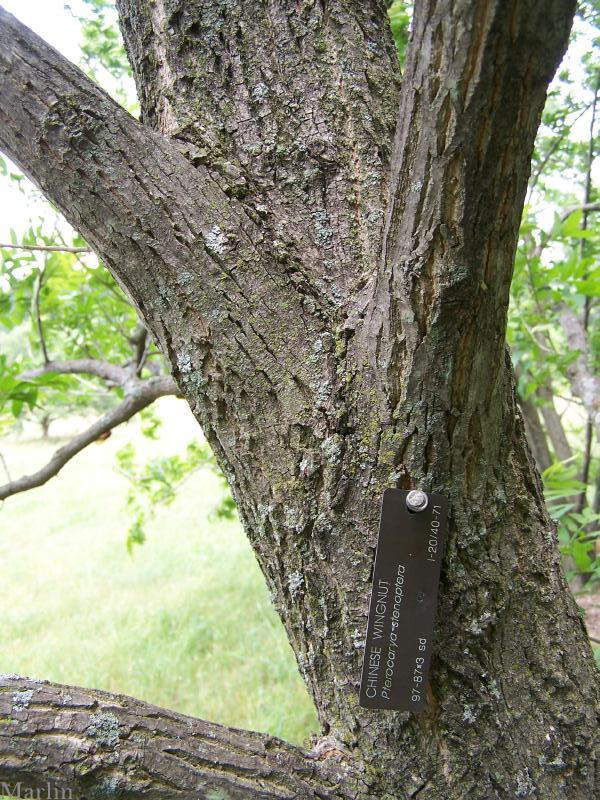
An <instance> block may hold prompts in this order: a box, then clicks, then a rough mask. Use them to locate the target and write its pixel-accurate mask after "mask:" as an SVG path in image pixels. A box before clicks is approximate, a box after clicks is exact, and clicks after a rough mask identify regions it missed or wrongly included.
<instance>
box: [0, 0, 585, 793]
mask: <svg viewBox="0 0 600 800" xmlns="http://www.w3.org/2000/svg"><path fill="white" fill-rule="evenodd" d="M118 5H119V10H120V15H121V22H122V28H123V33H124V37H125V41H126V45H127V49H128V52H129V56H130V59H131V61H132V65H133V68H134V72H135V75H136V80H137V85H138V91H139V95H140V101H141V105H142V122H141V123H138V122H136V121H135V120H133V119H132V118H131V117H129V116H128V115H127V114H126V113H125V112H124V111H123V110H122V109H120V108H119V107H118V106H116V105H115V104H114V103H113V102H112V101H111V100H109V99H108V98H107V97H106V95H104V94H103V93H102V92H101V91H100V90H99V89H97V88H96V87H94V86H93V85H92V84H90V83H89V81H87V79H85V78H84V76H82V75H81V73H79V72H78V71H77V70H76V69H75V68H74V67H72V66H71V65H69V64H68V63H66V62H65V61H64V59H62V58H61V57H60V56H58V55H57V54H56V53H54V52H53V51H52V50H51V49H50V48H48V47H47V46H46V45H44V43H43V42H42V41H41V40H39V39H38V38H37V37H35V36H34V35H33V34H31V33H30V32H29V31H27V30H26V29H25V28H24V27H23V26H21V25H19V24H18V23H17V22H16V21H14V20H13V19H12V18H11V17H10V15H8V14H6V13H4V12H0V44H1V49H0V146H2V147H3V148H4V149H5V150H6V151H7V152H8V153H9V155H10V156H11V157H12V158H13V159H15V160H16V161H17V162H18V163H19V164H20V165H21V166H22V167H23V169H24V170H25V171H26V172H27V173H28V174H29V175H30V176H31V177H32V178H33V179H34V181H35V182H36V183H38V185H40V186H41V188H42V189H43V191H44V192H45V193H46V194H47V195H48V196H49V197H51V198H52V199H53V201H54V202H55V203H56V204H57V205H58V206H59V207H60V208H61V209H62V210H63V212H64V213H65V215H66V216H67V218H68V219H69V220H70V221H71V222H72V223H73V224H74V225H75V226H76V227H77V228H78V229H79V230H80V231H81V232H82V233H83V234H84V235H85V237H86V238H87V239H88V241H89V242H90V244H91V245H92V246H93V247H94V249H95V250H96V251H97V252H98V253H99V254H101V256H102V258H103V259H104V261H105V263H106V264H107V265H108V266H109V268H110V269H111V270H112V271H113V272H114V274H115V275H116V276H117V278H118V279H119V280H120V282H121V283H122V284H123V286H124V287H125V289H126V290H127V291H128V293H129V294H130V296H131V297H132V299H133V301H134V302H135V304H136V305H137V307H138V309H139V310H140V313H141V314H142V316H143V318H144V320H145V322H146V324H147V326H148V328H149V329H150V330H151V331H152V333H153V335H154V337H155V338H156V340H157V342H159V343H160V346H161V348H162V350H163V352H164V353H165V355H166V356H167V358H168V359H169V360H170V362H171V364H172V366H173V372H174V376H175V378H176V379H177V381H178V383H179V386H180V388H181V391H182V393H183V394H184V396H185V397H186V398H187V400H188V402H189V403H190V406H191V408H192V410H193V411H194V413H195V415H196V417H197V418H198V420H199V422H200V423H201V424H202V426H203V429H204V431H205V433H206V436H207V438H208V439H209V441H210V443H211V445H212V447H213V449H214V451H215V453H216V456H217V458H218V460H219V462H220V464H221V466H222V468H223V470H224V471H225V473H226V475H227V476H228V479H229V482H230V485H231V487H232V490H233V493H234V495H235V498H236V500H237V503H238V507H239V509H240V514H241V516H242V519H243V521H244V524H245V527H246V530H247V532H248V536H249V539H250V542H251V544H252V546H253V548H254V551H255V553H256V555H257V558H258V561H259V563H260V565H261V567H262V569H263V572H264V574H265V578H266V580H267V583H268V585H269V588H270V590H271V593H272V596H273V600H274V603H275V605H276V607H277V609H278V611H279V613H280V615H281V618H282V621H283V623H284V625H285V627H286V630H287V633H288V636H289V639H290V642H291V645H292V647H293V649H294V652H295V654H296V658H297V660H298V665H299V668H300V671H301V673H302V675H303V676H304V678H305V680H306V683H307V686H308V687H309V690H310V691H311V693H312V696H313V698H314V700H315V703H316V706H317V709H318V712H319V717H320V720H321V723H322V725H323V731H324V733H326V734H328V735H329V736H330V737H332V740H333V741H336V742H339V746H338V748H337V750H338V751H339V752H338V755H337V756H336V757H338V758H339V759H340V764H342V765H344V766H345V768H347V769H348V770H349V776H348V778H347V779H342V780H341V783H340V784H339V786H338V787H337V788H335V789H332V788H331V787H330V786H328V787H326V788H324V789H323V790H321V789H315V788H313V787H310V788H309V789H308V790H307V792H308V793H307V794H302V792H300V791H299V790H297V789H296V788H295V787H294V786H290V787H289V788H288V787H286V788H285V790H282V791H283V794H281V795H280V796H281V797H290V798H291V797H303V796H308V797H311V796H312V797H338V796H340V797H345V796H353V797H357V798H367V797H369V798H386V799H387V800H392V798H394V800H395V799H396V798H402V799H404V798H409V797H416V796H418V797H419V800H442V798H443V799H444V800H446V799H447V798H451V800H454V799H455V798H467V797H468V798H473V799H477V800H490V798H509V797H528V796H529V797H539V798H544V800H559V799H560V800H587V799H588V798H589V797H591V796H593V795H594V792H595V791H596V789H597V786H598V775H597V770H598V766H597V760H596V742H595V738H594V737H595V736H596V730H597V728H596V703H597V680H596V673H595V667H594V664H593V659H592V656H591V652H590V648H589V645H588V642H587V639H586V634H585V630H584V627H583V624H582V623H581V620H580V617H579V615H578V613H577V608H576V606H575V603H574V601H573V598H572V597H571V595H570V593H569V591H568V589H567V587H566V585H565V581H564V578H563V576H562V574H561V572H560V566H559V558H558V552H557V546H556V536H555V529H554V526H553V524H552V522H551V521H550V519H549V518H548V515H547V512H546V510H545V507H544V503H543V497H542V492H541V487H540V482H539V477H538V474H537V471H536V469H535V466H534V464H533V460H532V458H531V455H530V453H529V450H528V448H527V444H526V441H525V436H524V429H523V422H522V418H521V416H520V413H519V410H518V407H517V405H516V401H515V394H514V379H513V375H512V371H511V367H510V361H509V359H508V357H507V355H506V353H505V349H504V335H505V323H506V308H507V304H508V288H509V284H510V278H511V272H512V262H513V257H514V251H515V245H516V236H517V231H518V226H519V219H520V214H521V209H522V203H523V197H524V193H525V188H526V184H527V178H528V174H529V161H530V155H531V151H532V147H533V141H534V136H535V132H536V129H537V126H538V123H539V118H540V113H541V109H542V106H543V103H544V98H545V91H546V87H547V85H548V82H549V80H550V78H551V76H552V74H553V72H554V70H555V68H556V66H557V64H558V62H559V60H560V57H561V55H562V53H563V51H564V48H565V46H566V42H567V37H568V31H569V27H570V23H571V18H572V15H573V11H574V3H573V2H571V1H570V0H567V1H565V0H550V2H548V0H544V2H542V0H512V2H510V3H505V2H499V0H481V1H480V2H472V0H454V2H450V0H437V2H436V0H422V1H421V2H418V3H417V4H416V8H415V19H414V24H413V33H412V37H411V42H410V46H409V51H408V58H407V63H406V68H405V72H404V76H403V79H402V86H401V89H400V92H399V91H398V81H397V79H396V78H395V77H394V76H395V74H396V63H395V55H394V50H393V46H392V42H391V37H390V34H389V31H388V26H387V21H386V19H385V10H384V8H383V4H381V3H379V2H375V0H372V1H369V2H362V3H358V2H357V3H354V2H343V1H342V0H339V2H337V1H336V2H334V1H333V0H327V1H326V2H320V3H318V2H311V1H310V0H302V1H301V2H299V3H294V4H291V3H290V4H288V3H281V2H278V1H277V0H270V1H269V2H249V1H248V0H218V1H217V2H214V0H210V2H209V0H188V2H185V3H183V2H179V0H155V1H154V2H152V3H146V2H142V0H120V2H119V3H118ZM396 122H397V124H396ZM394 125H396V132H395V134H393V129H394ZM390 485H401V486H419V487H421V488H423V489H425V490H431V491H433V490H435V491H441V492H443V493H445V494H447V495H448V496H449V498H450V502H451V507H452V514H451V522H450V530H449V533H448V539H447V549H446V554H445V559H444V567H443V573H442V585H441V592H440V611H439V619H440V625H439V630H438V631H437V644H436V653H435V658H434V662H433V668H432V673H431V681H430V687H429V705H428V710H427V712H426V713H424V714H422V715H412V714H409V713H374V712H372V711H366V710H364V709H361V708H359V707H358V705H357V686H358V681H359V675H360V664H361V657H362V648H363V636H364V629H365V624H366V613H367V607H368V600H369V593H370V574H371V568H372V563H373V555H374V546H375V538H376V531H377V516H378V510H379V504H380V498H381V494H382V491H383V489H384V488H385V487H386V486H390ZM12 685H13V684H12V683H11V681H10V680H9V681H8V682H7V683H6V686H7V687H8V689H9V690H10V687H11V686H12ZM55 691H56V692H57V693H58V694H61V693H62V691H63V690H61V689H60V688H57V689H56V690H55ZM47 702H48V706H47V707H48V709H49V710H51V709H53V708H55V707H56V706H57V702H58V701H57V699H56V697H55V696H54V695H53V696H52V698H47ZM130 702H132V703H133V702H134V701H130ZM33 711H35V707H34V709H33ZM33 711H32V714H33ZM50 719H51V715H49V718H48V721H47V722H46V724H47V726H49V727H50V728H51V730H50V731H48V735H47V736H46V742H47V745H46V746H47V747H48V748H50V749H51V751H52V754H53V758H56V760H57V761H59V759H60V754H61V753H63V754H64V753H66V751H67V749H68V748H69V747H70V741H71V739H70V736H65V733H64V730H63V732H61V731H60V730H59V731H58V732H57V735H56V736H52V724H53V723H52V722H51V721H50ZM61 719H63V718H62V717H61ZM29 721H30V714H29V713H25V714H24V716H15V715H14V714H12V713H11V715H10V716H9V717H8V718H7V720H4V721H3V722H2V726H1V727H0V731H2V734H3V735H0V768H1V769H2V770H4V772H5V773H7V774H9V775H10V776H11V777H13V778H14V777H18V776H19V775H20V774H26V770H27V762H26V759H25V756H23V758H22V759H21V760H20V761H19V760H18V759H17V760H16V761H15V760H12V759H11V755H10V745H9V744H8V743H9V742H10V741H11V739H10V736H11V735H12V736H13V737H15V738H16V741H19V742H23V743H24V742H25V741H26V740H28V739H30V740H31V742H32V747H34V748H35V742H36V737H37V736H38V733H37V730H36V728H35V726H33V728H32V729H30V728H29V727H28V725H29ZM63 724H65V725H66V729H67V730H68V729H69V723H68V721H67V722H66V723H63ZM198 724H200V723H198ZM83 735H84V737H85V740H86V741H87V740H88V739H89V737H90V735H91V734H90V733H89V728H88V729H87V733H86V732H85V731H84V732H83ZM177 735H178V736H179V735H181V736H183V733H181V732H180V733H178V734H177ZM219 736H222V737H223V738H224V739H227V732H223V731H222V732H221V733H219ZM142 738H143V740H144V743H145V744H146V745H147V746H149V747H150V748H152V746H153V744H154V740H153V739H152V737H151V735H150V734H148V733H145V732H143V733H142ZM236 746H237V747H239V748H240V749H241V750H246V749H247V744H246V743H245V742H243V741H242V743H241V744H240V743H238V745H236ZM25 752H26V748H25V749H24V750H23V753H25ZM126 752H127V750H126V748H125V749H124V750H122V749H121V746H120V743H115V746H114V748H112V750H111V752H110V753H109V754H107V756H106V757H105V758H102V757H101V756H98V760H97V774H98V775H102V776H103V777H104V773H105V772H106V771H108V772H109V773H110V770H111V769H112V765H114V763H115V760H117V761H119V760H120V759H121V755H120V754H126ZM169 756H170V758H169V765H168V767H165V768H166V769H167V770H168V775H169V776H170V775H171V774H175V773H177V771H178V770H186V769H188V770H191V769H196V773H193V774H194V775H195V777H196V778H198V777H199V778H200V779H201V780H207V779H208V778H207V774H208V773H209V772H210V769H211V768H210V767H208V766H207V765H206V764H199V765H195V766H194V767H192V766H190V764H189V763H188V764H187V766H186V764H183V763H181V761H179V760H177V759H176V758H175V757H174V756H173V754H172V753H170V754H169ZM123 757H124V756H123ZM295 758H298V759H300V760H301V759H302V756H300V754H299V753H298V752H296V755H295ZM65 760H66V759H65ZM303 768H304V767H299V769H300V770H302V769H303ZM103 771H104V772H103ZM171 771H174V773H172V772H171ZM357 773H358V774H360V775H361V776H362V778H361V782H360V783H357V781H356V779H355V777H354V776H355V775H356V774H357ZM60 774H61V769H58V770H57V775H58V776H60ZM111 774H112V773H111ZM177 774H179V773H177ZM114 777H115V783H114V787H113V788H114V789H115V791H120V790H122V791H123V792H125V791H129V792H130V795H127V794H125V796H132V797H133V796H140V795H142V796H143V795H144V792H146V794H147V796H149V797H152V796H154V795H153V794H152V793H153V792H154V794H155V795H157V796H158V794H160V792H161V791H162V792H163V794H162V795H160V796H163V797H164V796H168V794H173V795H174V796H176V795H177V793H178V792H179V791H182V790H180V788H179V786H178V785H176V784H170V785H169V788H168V789H165V787H164V785H163V783H162V781H163V778H164V776H163V775H162V774H161V773H160V772H154V771H153V770H152V769H150V770H148V771H147V774H146V775H145V776H144V780H145V783H144V786H143V787H140V788H139V790H137V789H136V792H132V791H131V790H130V788H127V789H125V788H124V787H125V786H126V784H124V783H122V781H124V780H125V779H124V778H123V775H122V773H121V772H119V771H118V770H117V771H116V772H115V774H114ZM90 780H91V782H90V789H89V791H90V793H91V792H92V791H93V790H94V789H95V790H98V789H99V787H100V784H99V782H98V781H96V782H94V781H93V780H92V779H90ZM228 780H229V783H228V784H227V788H226V789H224V790H223V794H224V796H226V797H227V796H231V797H238V796H247V797H265V796H266V797H269V796H273V795H268V794H266V795H265V794H264V793H263V794H261V791H263V790H262V789H261V788H260V783H259V782H256V781H255V782H251V783H250V784H247V783H246V784H245V783H243V775H241V774H240V773H239V772H236V770H235V769H234V770H231V771H230V774H229V776H228ZM290 780H293V777H291V778H290ZM286 791H287V792H288V794H285V792H286ZM303 791H304V790H303ZM311 792H312V794H311ZM319 792H321V793H319ZM157 793H158V794H157ZM199 793H200V796H201V797H211V794H210V791H206V790H203V789H199ZM228 793H229V794H228ZM86 796H87V795H86ZM274 796H277V795H274Z"/></svg>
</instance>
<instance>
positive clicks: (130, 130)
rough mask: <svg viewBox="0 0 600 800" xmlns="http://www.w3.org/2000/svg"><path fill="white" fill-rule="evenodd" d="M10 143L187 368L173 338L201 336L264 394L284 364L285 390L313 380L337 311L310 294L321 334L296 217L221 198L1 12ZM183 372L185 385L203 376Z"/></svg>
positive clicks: (0, 110)
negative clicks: (317, 352) (316, 352)
mask: <svg viewBox="0 0 600 800" xmlns="http://www.w3.org/2000/svg"><path fill="white" fill-rule="evenodd" d="M0 147H2V149H4V150H5V151H6V152H7V154H8V155H9V156H10V157H11V158H12V159H13V160H14V161H15V162H16V163H18V164H19V166H20V167H21V169H22V170H23V171H24V172H25V173H26V174H27V175H28V176H29V177H31V179H32V180H33V181H34V182H35V183H36V184H37V185H38V186H39V187H40V188H41V190H42V191H43V192H44V194H45V195H46V196H47V197H48V198H50V199H51V200H52V201H53V202H54V203H55V204H56V205H57V206H58V207H59V208H60V210H61V211H62V212H63V213H64V215H65V217H66V218H67V220H68V221H69V222H70V223H71V224H72V225H73V226H74V227H75V228H76V229H77V230H79V231H80V232H81V233H82V235H83V236H84V237H85V239H86V241H88V242H89V243H90V245H91V246H92V247H93V248H94V250H95V251H96V252H97V253H98V255H99V256H100V257H101V258H102V259H103V261H104V262H105V264H106V265H107V267H108V269H109V270H110V271H111V272H112V274H113V275H114V276H115V278H116V279H117V280H118V281H119V283H120V284H121V286H122V287H123V288H124V290H125V291H126V293H127V294H128V295H129V297H130V298H131V300H132V302H133V304H134V305H135V306H136V308H137V309H138V311H139V313H140V316H142V318H143V319H144V320H145V322H146V324H147V326H148V328H149V330H150V331H151V332H152V334H153V337H154V339H155V341H157V343H158V344H159V346H160V348H161V350H162V352H163V354H164V355H165V356H166V357H167V358H169V359H170V360H171V362H172V363H174V364H175V369H176V370H177V363H178V362H177V358H176V356H175V355H174V349H175V345H174V342H175V341H179V339H180V338H181V336H182V332H183V331H184V330H186V329H189V328H190V327H193V330H194V336H196V337H200V338H202V339H204V340H206V341H210V345H211V348H210V351H211V359H212V360H214V361H215V362H216V363H217V364H218V365H219V369H223V368H229V367H230V366H231V367H233V368H234V369H238V368H239V365H240V362H243V363H244V364H248V365H249V369H248V370H247V373H248V377H247V380H248V381H249V382H251V383H252V385H253V386H256V371H258V370H263V372H264V371H265V370H266V368H267V366H268V368H269V370H271V369H272V367H273V361H275V364H276V365H278V374H277V375H276V376H274V378H273V379H274V380H275V381H276V382H277V381H289V380H290V374H291V373H294V372H300V371H301V370H302V369H303V368H304V371H305V372H306V371H307V370H306V367H307V366H308V365H307V364H306V362H301V363H300V364H299V362H298V359H297V353H298V352H299V351H300V350H302V351H308V350H309V348H310V343H309V342H310V341H314V339H315V338H316V336H317V335H318V330H316V328H317V326H318V327H319V329H321V328H322V314H323V313H324V312H323V309H324V308H326V306H327V304H328V303H330V301H326V300H325V299H324V296H323V293H322V292H321V291H320V290H319V289H318V288H316V287H310V286H309V287H308V291H309V292H310V293H311V295H312V299H311V304H312V307H313V308H315V314H319V319H318V321H317V322H315V323H314V324H312V325H310V324H308V323H307V321H306V318H307V310H306V308H305V307H304V305H303V299H304V290H305V288H306V285H307V284H306V280H305V278H304V276H303V273H302V270H301V269H300V266H299V257H298V256H297V255H295V254H294V252H293V251H294V243H293V242H289V243H286V242H284V241H283V240H282V238H281V236H282V234H281V229H282V226H284V224H285V225H287V222H288V218H287V216H286V215H284V218H283V220H277V219H275V215H274V214H273V215H270V214H266V213H265V212H264V208H263V206H262V205H261V202H262V201H263V196H262V195H261V196H260V197H256V198H253V199H252V200H251V201H250V200H245V201H244V203H242V202H241V200H240V199H238V198H237V197H236V196H235V194H234V195H232V194H231V192H229V188H228V187H227V186H225V189H227V191H225V189H222V188H221V187H220V185H219V182H217V180H215V176H214V174H213V173H211V171H210V170H209V169H208V168H207V166H205V165H204V164H203V163H201V161H200V162H196V163H194V165H192V164H191V163H190V161H189V160H188V159H187V158H186V157H185V155H184V151H186V146H184V145H183V144H182V143H181V142H178V141H175V140H170V139H168V138H167V137H166V136H163V135H162V134H159V133H157V132H155V131H153V130H152V129H151V128H149V127H146V126H144V125H141V124H140V123H139V122H137V121H136V120H135V119H133V117H131V115H129V114H128V113H127V112H126V111H125V110H124V109H122V108H121V107H120V106H118V105H117V104H116V103H115V102H114V101H113V100H112V99H111V98H110V97H109V96H108V95H106V93H104V92H103V91H102V90H101V89H99V88H98V87H97V86H95V85H94V84H93V83H92V82H91V81H90V80H89V79H88V78H87V77H86V76H85V75H83V73H82V72H81V71H80V70H78V69H77V68H76V67H75V66H73V65H72V64H71V63H70V62H68V61H67V60H66V59H64V58H63V57H62V56H61V55H59V54H58V53H57V52H56V51H54V50H53V49H52V48H51V47H49V46H48V45H47V44H46V43H45V42H43V40H41V39H40V38H39V37H38V36H36V35H35V34H34V33H33V32H32V31H30V30H29V29H28V28H26V27H25V26H24V25H22V24H21V23H20V22H18V21H17V20H16V19H15V18H14V17H12V16H11V15H10V14H8V13H7V12H6V11H4V10H2V9H0ZM319 191H321V189H319ZM228 192H229V193H228ZM271 216H272V219H273V221H272V222H270V221H269V219H267V217H271ZM317 221H318V220H317ZM319 224H320V223H319ZM287 227H288V228H289V225H287ZM313 228H314V225H313ZM323 235H324V234H323ZM327 235H329V234H327ZM331 235H333V230H332V233H331ZM313 250H314V263H315V264H318V266H319V272H323V269H322V250H321V245H320V246H319V247H317V246H315V247H313ZM290 270H292V271H294V272H297V273H298V276H299V278H298V281H297V282H295V283H290V280H289V273H290ZM300 288H302V290H303V291H300ZM191 296H193V301H192V300H191V299H190V297H191ZM159 298H160V299H159ZM167 306H168V308H169V309H170V310H169V312H168V313H166V312H165V308H166V307H167ZM216 323H218V324H216ZM283 330H285V332H286V334H285V337H284V336H282V334H281V332H282V331H283ZM267 342H271V343H272V342H277V349H278V352H277V355H276V356H275V357H274V356H273V352H272V348H271V346H269V345H267V344H266V343H267ZM181 363H182V364H184V365H185V367H184V370H183V371H182V372H183V374H184V375H187V373H188V372H189V371H193V370H194V369H198V368H199V367H198V366H196V365H189V367H190V369H189V370H188V360H186V359H184V360H183V361H182V362H181ZM298 380H304V382H307V381H308V380H309V376H308V375H304V376H302V378H298Z"/></svg>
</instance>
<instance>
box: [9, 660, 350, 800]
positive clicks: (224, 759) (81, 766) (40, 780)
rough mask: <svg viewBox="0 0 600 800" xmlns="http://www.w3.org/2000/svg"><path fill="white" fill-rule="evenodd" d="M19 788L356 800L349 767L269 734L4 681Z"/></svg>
mask: <svg viewBox="0 0 600 800" xmlns="http://www.w3.org/2000/svg"><path fill="white" fill-rule="evenodd" d="M354 777H355V776H354ZM19 782H20V783H21V787H20V791H21V792H22V795H20V796H27V797H29V796H32V797H33V796H38V795H34V791H35V790H37V789H40V788H42V789H44V790H46V789H47V787H48V786H50V787H51V788H52V790H53V792H54V791H55V790H59V791H61V790H62V792H63V794H66V796H71V797H73V798H78V799H79V800H84V799H85V798H92V797H105V796H109V795H110V796H111V797H119V798H121V800H133V798H147V799H149V800H153V799H154V798H156V800H158V799H159V798H160V800H167V798H170V797H174V798H190V800H191V798H195V800H203V798H205V799H206V800H209V798H211V799H214V800H217V798H223V799H225V798H227V800H238V798H260V799H261V800H271V799H272V800H276V799H277V800H284V798H286V800H292V798H298V800H300V799H302V800H305V799H306V800H308V798H322V800H350V798H353V797H356V791H355V790H353V791H350V789H349V787H350V786H355V781H354V778H353V773H352V771H351V768H350V766H348V765H346V764H344V763H343V762H341V761H338V760H336V759H328V760H327V761H321V760H319V759H318V758H317V757H315V754H310V753H307V752H305V751H303V750H301V749H300V748H297V747H293V746H291V745H288V744H286V743H285V742H282V741H281V740H279V739H275V738H273V737H271V736H268V735H266V734H262V733H253V732H250V731H241V730H236V729H234V728H226V727H222V726H220V725H216V724H213V723H210V722H203V721H201V720H197V719H193V718H191V717H186V716H183V715H182V714H177V713H174V712H172V711H165V710H163V709H160V708H157V707H156V706H152V705H149V704H148V703H144V702H141V701H139V700H133V699H132V698H130V697H124V696H122V695H112V694H108V693H106V692H100V691H95V690H88V689H79V688H74V687H70V686H59V685H57V684H52V683H48V682H46V681H44V682H40V681H33V680H30V679H27V678H19V677H17V676H11V675H1V676H0V789H1V790H2V793H3V794H4V793H6V792H7V788H8V791H10V790H11V789H12V788H14V786H15V784H18V783H19ZM26 790H31V794H25V792H26ZM69 792H70V795H69V794H68V793H69ZM52 796H54V794H53V795H52Z"/></svg>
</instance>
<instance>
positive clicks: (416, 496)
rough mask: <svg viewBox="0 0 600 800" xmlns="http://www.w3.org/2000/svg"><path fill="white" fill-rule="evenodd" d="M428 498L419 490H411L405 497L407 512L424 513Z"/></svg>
mask: <svg viewBox="0 0 600 800" xmlns="http://www.w3.org/2000/svg"><path fill="white" fill-rule="evenodd" d="M428 503H429V498H428V497H427V495H426V494H425V492H422V491H421V490H420V489H413V490H412V491H410V492H409V493H408V494H407V495H406V506H407V508H408V510H409V511H425V509H426V508H427V504H428Z"/></svg>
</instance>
